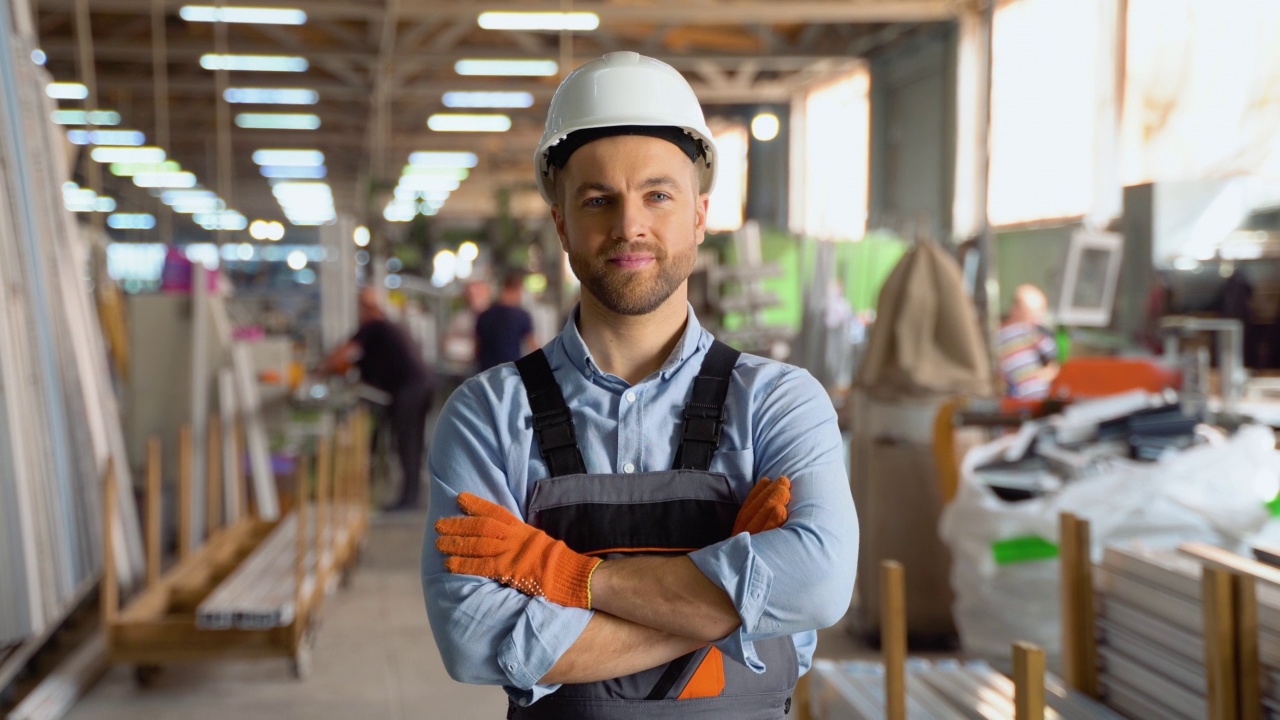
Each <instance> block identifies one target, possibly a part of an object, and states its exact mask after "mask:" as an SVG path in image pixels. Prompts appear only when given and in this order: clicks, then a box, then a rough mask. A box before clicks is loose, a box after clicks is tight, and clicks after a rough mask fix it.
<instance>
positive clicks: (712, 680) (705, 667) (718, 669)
mask: <svg viewBox="0 0 1280 720" xmlns="http://www.w3.org/2000/svg"><path fill="white" fill-rule="evenodd" d="M722 692H724V656H723V655H721V654H720V651H719V650H718V649H716V648H714V647H713V648H711V649H710V650H708V651H707V654H706V655H705V656H703V658H702V662H701V663H699V664H698V669H697V670H694V671H693V675H692V676H691V677H690V678H689V682H688V684H686V685H685V686H684V690H681V691H680V696H679V697H678V698H676V699H677V700H694V699H696V698H708V697H716V696H717V695H719V694H720V693H722Z"/></svg>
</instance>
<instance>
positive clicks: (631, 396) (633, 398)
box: [627, 391, 636, 402]
mask: <svg viewBox="0 0 1280 720" xmlns="http://www.w3.org/2000/svg"><path fill="white" fill-rule="evenodd" d="M635 401H636V394H635V392H634V391H627V402H635Z"/></svg>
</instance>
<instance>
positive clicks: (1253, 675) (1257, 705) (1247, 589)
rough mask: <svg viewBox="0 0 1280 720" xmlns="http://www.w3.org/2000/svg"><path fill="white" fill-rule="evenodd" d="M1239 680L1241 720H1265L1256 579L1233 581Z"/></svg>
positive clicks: (1237, 577) (1240, 576)
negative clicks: (1263, 714)
mask: <svg viewBox="0 0 1280 720" xmlns="http://www.w3.org/2000/svg"><path fill="white" fill-rule="evenodd" d="M1233 580H1234V582H1233V587H1232V590H1233V591H1234V594H1235V631H1236V632H1235V640H1236V673H1237V674H1236V677H1237V678H1238V687H1237V692H1238V694H1239V698H1240V699H1239V704H1240V707H1239V710H1240V719H1241V720H1262V668H1261V666H1260V664H1259V660H1258V586H1257V580H1256V579H1255V578H1254V577H1253V576H1252V575H1246V574H1244V573H1237V574H1235V575H1234V577H1233Z"/></svg>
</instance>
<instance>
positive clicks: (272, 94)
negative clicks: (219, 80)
mask: <svg viewBox="0 0 1280 720" xmlns="http://www.w3.org/2000/svg"><path fill="white" fill-rule="evenodd" d="M222 97H223V98H224V99H225V100H226V101H227V102H229V103H248V104H257V105H315V104H316V103H317V102H318V101H319V100H320V93H318V92H316V91H315V90H308V89H306V88H227V89H226V91H225V92H223V93H222Z"/></svg>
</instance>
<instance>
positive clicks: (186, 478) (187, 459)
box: [178, 425, 191, 560]
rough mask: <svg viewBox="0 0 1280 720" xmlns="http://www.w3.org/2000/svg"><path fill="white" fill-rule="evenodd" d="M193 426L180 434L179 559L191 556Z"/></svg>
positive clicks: (184, 426)
mask: <svg viewBox="0 0 1280 720" xmlns="http://www.w3.org/2000/svg"><path fill="white" fill-rule="evenodd" d="M190 538H191V426H190V425H183V426H182V430H180V431H179V433H178V558H179V559H182V560H185V559H186V558H187V556H188V555H190V554H191V540H190Z"/></svg>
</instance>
